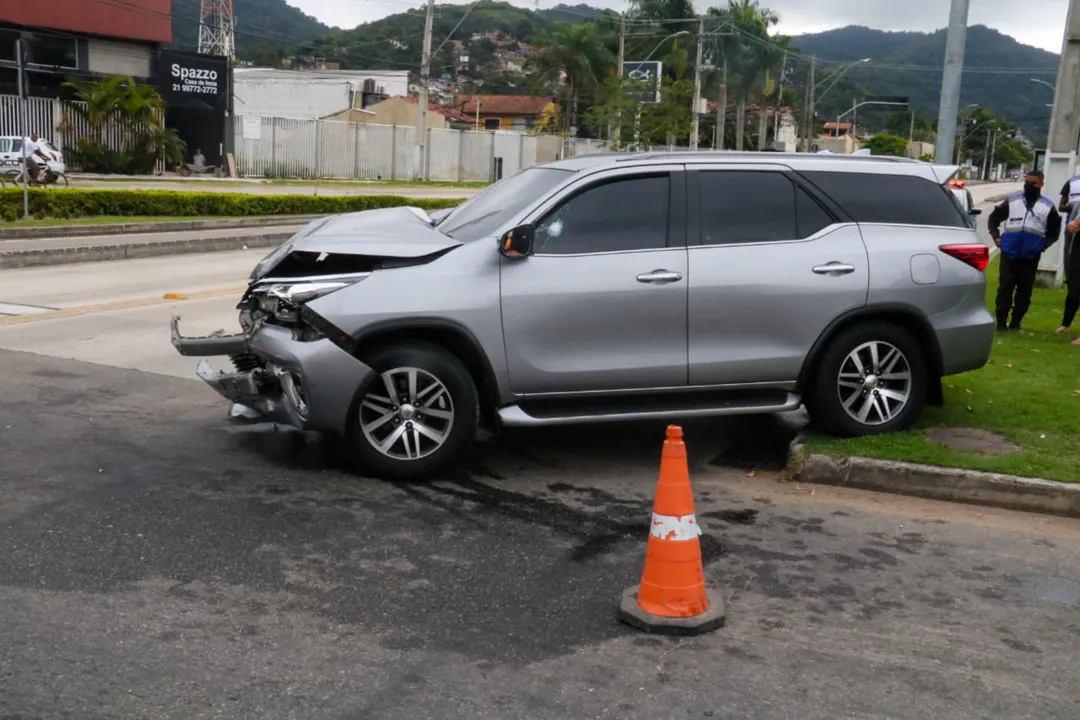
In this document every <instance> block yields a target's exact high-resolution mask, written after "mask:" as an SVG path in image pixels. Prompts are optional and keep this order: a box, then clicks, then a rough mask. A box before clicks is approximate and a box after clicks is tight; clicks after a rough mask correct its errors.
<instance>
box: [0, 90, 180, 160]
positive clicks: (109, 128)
mask: <svg viewBox="0 0 1080 720" xmlns="http://www.w3.org/2000/svg"><path fill="white" fill-rule="evenodd" d="M72 104H73V105H83V106H84V104H83V103H72ZM26 115H27V127H23V122H22V118H21V117H20V116H19V98H18V96H16V95H0V135H16V136H22V135H30V134H33V133H37V134H38V135H39V136H40V137H43V138H45V139H46V140H48V141H49V142H51V143H52V144H53V145H55V146H56V148H57V149H58V150H61V151H63V150H65V149H68V148H73V147H75V146H76V145H77V143H78V142H79V141H80V140H82V139H84V138H94V141H95V143H100V145H101V146H103V147H105V148H107V149H109V150H116V151H117V152H124V151H127V150H129V149H130V147H131V143H132V142H133V141H134V139H135V137H136V135H137V130H138V128H135V127H132V126H131V125H129V124H126V123H124V122H121V121H117V120H110V121H108V122H106V123H105V124H104V126H103V127H102V128H101V130H100V133H94V132H93V130H92V128H91V127H90V125H89V123H87V122H86V120H85V119H83V118H82V117H80V116H79V115H77V114H75V113H72V112H69V111H67V110H66V109H65V108H64V104H63V103H62V102H60V101H59V100H56V99H52V98H35V97H32V98H27V100H26ZM65 159H66V160H68V162H69V163H70V161H71V158H70V157H68V158H65ZM69 169H74V170H79V169H81V168H77V167H70V168H69ZM163 169H164V162H163V161H161V160H159V161H158V164H157V170H158V172H161V171H162V170H163Z"/></svg>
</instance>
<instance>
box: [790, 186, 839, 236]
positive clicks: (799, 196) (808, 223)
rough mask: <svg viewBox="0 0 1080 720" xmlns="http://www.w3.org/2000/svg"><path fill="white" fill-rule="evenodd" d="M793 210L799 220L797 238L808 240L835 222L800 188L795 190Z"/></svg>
mask: <svg viewBox="0 0 1080 720" xmlns="http://www.w3.org/2000/svg"><path fill="white" fill-rule="evenodd" d="M795 210H796V215H797V217H798V220H799V238H800V239H801V238H808V237H810V236H811V235H813V234H814V233H818V232H821V231H822V230H824V229H825V228H827V227H829V226H830V225H832V224H833V223H834V222H836V221H835V220H834V219H833V217H832V216H831V215H829V213H827V212H826V211H825V209H824V208H822V207H821V205H819V204H818V201H817V200H815V199H814V198H812V197H810V195H809V194H808V193H807V192H806V191H805V190H803V189H802V188H799V187H796V188H795Z"/></svg>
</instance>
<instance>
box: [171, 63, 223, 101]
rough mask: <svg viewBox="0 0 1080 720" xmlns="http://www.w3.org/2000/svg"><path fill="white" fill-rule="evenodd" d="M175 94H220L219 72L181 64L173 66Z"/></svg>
mask: <svg viewBox="0 0 1080 720" xmlns="http://www.w3.org/2000/svg"><path fill="white" fill-rule="evenodd" d="M172 78H173V85H172V89H173V92H177V93H193V94H195V95H217V94H218V72H217V70H204V69H199V68H188V67H183V66H182V65H180V64H179V63H173V65H172Z"/></svg>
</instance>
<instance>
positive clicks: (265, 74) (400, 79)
mask: <svg viewBox="0 0 1080 720" xmlns="http://www.w3.org/2000/svg"><path fill="white" fill-rule="evenodd" d="M367 79H371V80H373V81H374V82H375V87H376V88H380V87H381V88H385V91H386V94H387V95H388V96H390V97H393V96H395V95H407V94H408V72H395V71H377V70H356V71H344V70H341V71H317V72H301V71H288V70H268V69H264V68H238V69H237V70H236V71H235V72H234V73H233V99H234V102H235V109H236V114H238V115H261V116H264V117H283V118H300V119H306V120H314V119H318V118H323V117H326V116H328V115H333V114H334V113H338V112H341V111H342V110H347V109H348V108H349V107H350V103H351V101H352V97H353V93H359V92H361V91H362V90H363V89H364V81H365V80H367Z"/></svg>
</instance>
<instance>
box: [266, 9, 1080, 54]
mask: <svg viewBox="0 0 1080 720" xmlns="http://www.w3.org/2000/svg"><path fill="white" fill-rule="evenodd" d="M451 1H454V2H456V1H457V0H451ZM563 1H564V2H565V3H566V4H568V5H575V4H578V2H580V1H581V0H563ZM720 1H722V0H720ZM287 2H288V3H289V4H290V5H294V6H296V7H298V8H300V9H301V10H303V11H304V12H306V13H308V14H309V15H314V16H315V17H317V18H318V19H319V20H321V21H323V22H324V23H326V24H328V25H336V26H338V27H344V28H352V27H356V26H357V25H359V24H361V23H365V22H370V21H372V20H377V19H379V18H381V17H385V16H387V15H392V14H394V13H398V12H403V11H405V10H407V9H408V8H410V7H419V6H420V5H421V2H420V0H416V1H415V2H412V1H410V0H287ZM436 2H437V3H440V4H441V3H444V2H447V0H436ZM510 2H512V4H514V5H518V6H521V7H530V8H532V7H536V5H537V3H536V1H535V0H533V1H532V2H530V1H529V0H510ZM695 2H696V3H697V4H698V6H699V9H704V8H705V7H709V6H710V5H714V4H718V2H707V1H705V0H695ZM558 4H559V1H558V0H539V6H540V7H541V8H551V7H554V6H555V5H558ZM589 4H591V5H593V6H594V7H608V8H611V9H613V10H622V9H624V8H625V7H626V2H625V1H623V0H592V1H591V2H589ZM761 4H762V5H764V6H766V7H769V8H772V9H773V10H776V11H777V12H779V13H780V17H781V25H780V32H782V33H784V34H787V35H801V34H805V33H813V32H821V31H822V30H829V29H831V28H837V27H843V26H845V25H866V26H867V27H872V28H878V29H881V30H923V31H925V30H936V29H938V28H942V27H945V26H946V25H947V24H948V22H949V0H762V2H761ZM1067 5H1068V0H971V15H970V17H969V18H968V22H969V23H970V24H972V25H988V26H990V27H992V28H995V29H997V30H1000V31H1001V32H1003V33H1005V34H1006V35H1011V36H1013V37H1014V38H1016V39H1017V40H1019V41H1020V42H1022V43H1025V44H1027V45H1034V46H1036V47H1041V48H1044V49H1046V50H1050V51H1052V52H1055V53H1056V52H1060V51H1061V37H1062V29H1063V27H1064V24H1065V10H1066V6H1067Z"/></svg>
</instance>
